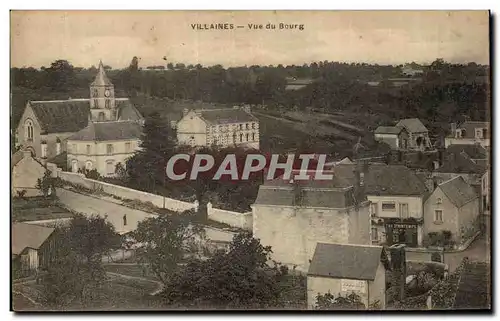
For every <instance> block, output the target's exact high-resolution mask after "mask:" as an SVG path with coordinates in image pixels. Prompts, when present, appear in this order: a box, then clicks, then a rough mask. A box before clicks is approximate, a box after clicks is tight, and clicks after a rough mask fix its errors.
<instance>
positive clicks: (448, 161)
mask: <svg viewBox="0 0 500 321" xmlns="http://www.w3.org/2000/svg"><path fill="white" fill-rule="evenodd" d="M486 169H487V168H486V167H485V166H484V163H481V162H479V163H476V162H474V161H473V160H472V159H471V157H470V156H469V155H468V154H467V153H465V152H460V153H446V155H445V156H444V159H443V165H442V166H441V167H439V168H438V169H436V172H438V173H456V174H483V173H484V172H485V171H486Z"/></svg>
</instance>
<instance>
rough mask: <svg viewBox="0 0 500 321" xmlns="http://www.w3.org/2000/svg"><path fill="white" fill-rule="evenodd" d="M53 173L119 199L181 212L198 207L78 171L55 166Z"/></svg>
mask: <svg viewBox="0 0 500 321" xmlns="http://www.w3.org/2000/svg"><path fill="white" fill-rule="evenodd" d="M51 167H52V168H53V167H55V165H54V164H51ZM49 169H50V167H49ZM53 173H55V174H54V176H56V177H59V178H61V179H62V180H64V181H66V182H69V183H71V184H76V185H80V186H83V187H85V188H87V189H90V190H99V191H101V192H103V193H105V194H108V195H112V196H115V197H117V198H120V199H129V200H138V201H140V202H144V203H147V202H150V203H152V204H153V205H154V206H156V207H159V208H165V209H168V210H171V211H175V212H183V211H187V210H191V209H195V210H196V209H197V207H198V202H197V201H195V202H193V203H189V202H183V201H179V200H175V199H172V198H168V197H164V196H161V195H156V194H151V193H147V192H142V191H138V190H135V189H132V188H128V187H124V186H119V185H113V184H109V183H105V182H101V181H96V180H93V179H89V178H86V177H85V175H83V174H80V173H71V172H63V171H62V170H61V169H59V168H57V167H56V170H55V171H53Z"/></svg>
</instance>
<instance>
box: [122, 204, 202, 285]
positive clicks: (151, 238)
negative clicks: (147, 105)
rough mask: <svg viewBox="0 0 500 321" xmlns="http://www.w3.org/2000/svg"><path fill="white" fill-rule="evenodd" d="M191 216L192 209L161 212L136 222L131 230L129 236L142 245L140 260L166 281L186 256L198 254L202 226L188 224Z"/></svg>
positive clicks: (191, 218)
mask: <svg viewBox="0 0 500 321" xmlns="http://www.w3.org/2000/svg"><path fill="white" fill-rule="evenodd" d="M194 218H195V213H194V212H193V211H185V212H183V213H179V214H171V215H167V214H162V215H159V216H157V217H152V218H147V219H145V220H143V221H141V222H139V225H138V226H137V229H136V230H135V231H133V232H132V235H131V238H132V239H133V240H134V242H136V243H137V244H140V245H141V247H140V260H141V261H143V262H147V263H149V264H150V266H151V269H152V271H153V272H154V273H155V275H156V277H157V278H158V279H159V280H160V281H161V282H162V283H163V284H165V285H167V284H169V282H170V279H171V277H172V276H173V274H174V273H175V272H176V271H177V270H178V268H179V264H180V263H181V262H182V261H183V259H184V257H185V256H187V255H195V256H196V255H197V254H198V248H197V241H199V240H200V239H202V238H203V230H202V229H201V227H200V226H197V225H193V224H191V222H192V221H193V219H194Z"/></svg>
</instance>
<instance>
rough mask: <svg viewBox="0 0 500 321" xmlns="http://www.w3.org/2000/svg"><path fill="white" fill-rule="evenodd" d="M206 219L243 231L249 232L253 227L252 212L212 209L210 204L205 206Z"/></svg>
mask: <svg viewBox="0 0 500 321" xmlns="http://www.w3.org/2000/svg"><path fill="white" fill-rule="evenodd" d="M207 214H208V219H210V220H212V221H216V222H220V223H224V224H227V225H229V226H231V227H237V228H241V229H244V230H248V231H251V230H252V225H253V216H252V212H251V211H250V212H245V213H240V212H232V211H227V210H222V209H218V208H214V207H213V206H212V203H208V204H207Z"/></svg>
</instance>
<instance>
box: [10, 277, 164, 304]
mask: <svg viewBox="0 0 500 321" xmlns="http://www.w3.org/2000/svg"><path fill="white" fill-rule="evenodd" d="M108 276H109V277H108V279H107V280H106V281H105V282H104V283H103V284H101V286H100V287H99V288H98V290H97V291H94V292H93V298H92V299H91V300H90V302H87V303H86V304H83V303H82V302H79V301H74V302H72V303H71V304H70V305H69V306H66V307H65V308H64V310H66V311H124V310H127V311H130V310H144V309H165V307H164V306H162V305H161V304H160V303H161V302H160V301H159V299H158V298H157V297H154V296H151V295H149V293H151V292H152V291H154V290H156V289H157V288H158V285H157V284H156V283H155V282H151V281H147V280H140V279H129V278H126V277H123V276H116V275H108ZM41 290H42V287H41V286H40V285H37V284H35V283H34V282H31V283H30V284H14V285H13V291H14V292H15V293H14V295H13V297H12V306H13V308H14V310H15V311H49V308H47V307H46V306H45V305H44V304H43V297H42V295H41ZM27 297H29V298H30V299H31V300H30V299H28V298H27Z"/></svg>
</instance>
